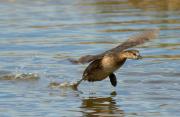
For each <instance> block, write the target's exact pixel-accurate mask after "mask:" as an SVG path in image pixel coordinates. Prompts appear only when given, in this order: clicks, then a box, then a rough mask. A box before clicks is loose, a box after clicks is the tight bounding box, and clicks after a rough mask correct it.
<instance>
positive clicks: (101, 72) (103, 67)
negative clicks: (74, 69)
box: [70, 29, 159, 88]
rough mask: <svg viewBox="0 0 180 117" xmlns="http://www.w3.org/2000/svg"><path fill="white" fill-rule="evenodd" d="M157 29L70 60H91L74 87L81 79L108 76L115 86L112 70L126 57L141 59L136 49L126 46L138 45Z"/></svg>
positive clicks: (156, 31) (123, 61) (97, 79)
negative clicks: (114, 45) (105, 49)
mask: <svg viewBox="0 0 180 117" xmlns="http://www.w3.org/2000/svg"><path fill="white" fill-rule="evenodd" d="M158 32H159V30H157V29H155V30H150V31H145V32H143V33H140V34H138V35H134V36H132V37H130V39H128V40H127V41H126V42H124V43H122V44H121V45H119V46H117V47H115V48H113V49H111V50H108V51H106V52H104V53H102V54H98V55H86V56H83V57H81V58H80V59H78V60H72V59H71V60H70V61H71V62H73V63H76V64H77V63H82V64H83V63H88V62H91V63H90V64H89V65H88V67H87V68H86V69H85V71H84V73H83V76H82V79H81V80H80V81H78V82H77V84H76V85H75V87H76V88H77V87H78V85H79V84H80V83H81V82H82V81H83V80H87V81H89V82H94V81H101V80H104V79H105V78H107V77H109V78H110V82H111V84H112V85H113V86H116V84H117V80H116V76H115V74H114V72H115V71H116V70H117V69H119V68H120V67H121V66H122V65H123V64H124V63H125V61H126V60H127V59H141V58H142V57H141V56H140V54H139V51H138V50H126V49H128V48H131V47H134V46H136V45H140V44H143V43H145V42H146V41H149V40H151V39H154V38H155V37H157V34H158Z"/></svg>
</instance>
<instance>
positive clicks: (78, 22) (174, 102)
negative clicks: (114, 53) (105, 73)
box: [0, 0, 180, 117]
mask: <svg viewBox="0 0 180 117" xmlns="http://www.w3.org/2000/svg"><path fill="white" fill-rule="evenodd" d="M179 4H180V0H141V1H140V0H61V1H60V0H53V1H52V0H31V1H30V0H0V12H1V13H0V35H1V36H0V79H1V80H0V116H2V117H10V116H13V117H20V116H22V117H24V116H32V117H34V116H43V117H59V116H62V117H66V116H73V117H79V116H118V117H119V116H138V117H139V116H142V117H144V116H158V117H159V116H163V117H164V116H167V117H168V116H176V117H179V116H180V113H179V110H180V106H179V100H180V98H179V97H180V93H179V91H180V80H179V76H180V74H179V73H180V70H179V64H180V61H179V60H180V53H179V49H180V39H179V38H180V36H179V34H180V20H179V19H180V11H179V10H180V7H179ZM154 27H158V28H159V29H160V30H161V31H160V37H159V38H158V39H156V40H154V41H153V42H149V43H147V44H144V45H142V46H138V47H137V48H136V49H138V50H140V53H141V54H142V55H143V56H144V59H142V60H141V61H132V60H129V61H127V63H126V64H125V65H124V66H123V67H122V68H121V69H120V70H118V71H117V72H116V74H117V79H118V85H117V87H116V89H115V90H116V93H117V94H111V95H110V94H109V93H110V92H111V91H112V90H114V89H112V88H111V86H110V83H109V80H104V81H101V82H97V83H94V86H93V87H94V90H96V93H95V94H93V96H92V95H91V94H90V92H88V91H89V90H88V89H89V85H91V84H89V83H84V82H83V83H82V85H81V86H80V90H81V91H82V92H78V91H74V90H72V89H71V88H64V87H61V85H60V86H59V83H66V82H67V83H69V82H75V81H77V80H79V79H81V75H82V73H83V70H84V68H85V67H86V66H87V65H72V64H70V63H69V62H68V61H67V58H78V57H80V56H82V55H86V54H96V53H100V52H103V51H105V50H107V49H110V48H112V47H115V46H116V45H118V44H119V43H122V42H123V41H124V40H126V39H127V38H128V36H130V35H132V34H134V33H136V32H139V31H142V30H145V29H147V28H154ZM29 73H33V74H29ZM37 74H38V75H37ZM24 78H25V79H26V78H27V79H33V78H35V80H33V82H31V80H24ZM2 79H3V80H2ZM17 79H18V80H17ZM21 80H22V81H23V82H21ZM51 83H52V84H51ZM53 83H54V84H53ZM49 84H51V85H52V86H54V87H55V88H49V87H48V85H49ZM87 84H88V85H87ZM63 86H64V85H63ZM49 94H50V95H49Z"/></svg>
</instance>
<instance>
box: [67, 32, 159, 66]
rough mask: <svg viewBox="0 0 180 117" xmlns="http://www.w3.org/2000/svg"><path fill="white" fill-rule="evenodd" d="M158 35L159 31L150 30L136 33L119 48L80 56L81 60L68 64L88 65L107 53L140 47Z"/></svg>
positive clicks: (72, 60) (71, 60)
mask: <svg viewBox="0 0 180 117" xmlns="http://www.w3.org/2000/svg"><path fill="white" fill-rule="evenodd" d="M158 34H159V29H150V30H147V31H144V32H142V33H138V34H135V35H132V36H131V37H130V38H129V39H128V40H127V41H125V42H124V43H122V44H120V45H119V46H117V47H115V48H112V49H110V50H108V51H105V52H104V53H102V54H98V55H86V56H82V57H81V58H79V59H78V60H74V59H69V60H70V62H72V63H74V64H79V63H81V64H84V63H89V62H91V61H94V60H97V59H101V58H102V57H103V56H104V55H105V54H107V53H109V52H121V51H123V50H125V49H128V48H132V47H134V46H137V45H141V44H143V43H145V42H147V41H150V40H152V39H155V38H156V37H157V36H158Z"/></svg>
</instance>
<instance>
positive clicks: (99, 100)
mask: <svg viewBox="0 0 180 117" xmlns="http://www.w3.org/2000/svg"><path fill="white" fill-rule="evenodd" d="M113 94H114V93H113ZM80 108H81V109H82V110H83V112H82V113H83V117H84V116H85V117H92V116H103V117H105V116H113V117H114V116H117V117H124V111H123V110H121V109H120V108H119V107H118V106H117V105H116V101H115V99H113V97H111V96H110V97H89V98H87V99H83V100H82V104H81V107H80Z"/></svg>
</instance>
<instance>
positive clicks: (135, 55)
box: [121, 50, 142, 60]
mask: <svg viewBox="0 0 180 117" xmlns="http://www.w3.org/2000/svg"><path fill="white" fill-rule="evenodd" d="M121 56H122V57H123V58H127V59H136V60H138V59H142V56H141V55H140V53H139V51H138V50H126V51H123V52H122V53H121Z"/></svg>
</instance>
